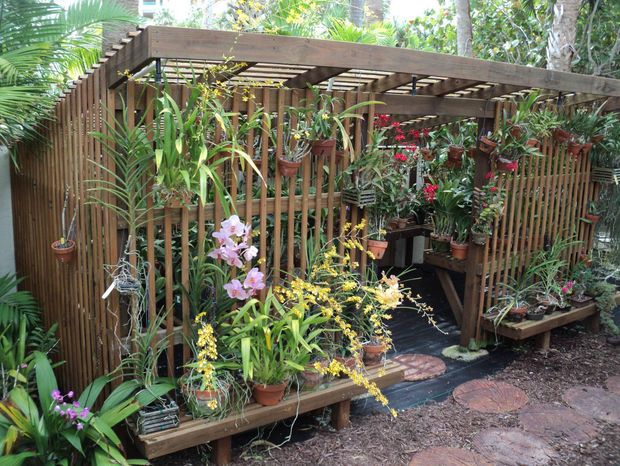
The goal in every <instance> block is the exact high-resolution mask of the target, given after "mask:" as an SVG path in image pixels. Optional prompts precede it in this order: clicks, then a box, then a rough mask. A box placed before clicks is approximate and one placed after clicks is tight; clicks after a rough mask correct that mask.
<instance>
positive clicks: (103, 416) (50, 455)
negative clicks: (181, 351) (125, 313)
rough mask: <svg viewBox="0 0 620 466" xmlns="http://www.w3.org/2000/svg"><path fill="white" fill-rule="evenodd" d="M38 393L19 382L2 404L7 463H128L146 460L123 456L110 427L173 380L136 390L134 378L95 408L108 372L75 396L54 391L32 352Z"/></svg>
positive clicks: (1, 445)
mask: <svg viewBox="0 0 620 466" xmlns="http://www.w3.org/2000/svg"><path fill="white" fill-rule="evenodd" d="M34 360H35V365H36V368H35V372H36V380H37V389H38V397H37V399H36V401H35V399H33V398H32V397H31V396H30V395H29V394H28V393H27V392H26V390H25V389H24V388H23V387H20V386H18V387H16V388H14V389H13V390H12V391H11V392H10V394H9V398H8V401H9V402H8V403H0V451H2V452H3V455H4V456H2V457H1V458H0V462H3V464H7V465H9V464H10V465H13V466H19V465H21V464H40V465H49V464H55V465H64V466H70V465H86V464H89V465H101V466H104V465H109V464H119V465H126V466H127V465H129V464H147V462H146V461H143V460H127V459H126V458H125V454H124V452H123V447H122V443H121V440H120V438H119V437H118V436H117V435H116V433H115V432H114V430H113V429H114V427H115V426H116V425H118V424H119V423H121V422H122V421H124V420H125V419H126V418H127V417H129V416H131V415H132V414H134V413H136V412H137V411H138V410H139V409H140V408H141V407H143V406H146V405H148V404H149V403H151V402H152V401H153V400H154V399H156V398H158V397H159V396H162V395H164V394H165V393H167V392H168V391H170V390H171V389H172V388H173V386H172V385H171V384H156V385H152V386H151V387H150V389H149V390H139V388H138V387H137V386H136V384H135V383H134V381H128V382H124V383H121V384H120V385H119V386H118V387H117V388H115V389H114V390H112V392H111V393H110V395H109V396H108V398H107V399H106V400H104V401H103V403H102V405H101V408H99V409H98V411H95V409H94V406H95V404H96V401H97V399H98V398H99V395H100V394H101V392H102V390H103V389H104V388H105V387H106V385H107V384H108V383H109V382H110V381H111V377H109V376H104V377H100V378H98V379H96V380H94V381H93V382H92V383H91V384H90V385H89V386H88V387H86V389H85V390H84V392H83V393H82V395H81V396H79V397H75V396H74V394H73V392H71V391H70V392H68V393H67V394H65V395H63V394H61V392H60V391H59V390H58V384H57V382H56V377H55V375H54V371H53V370H52V367H51V365H50V362H49V360H48V359H47V357H46V356H45V355H44V354H43V353H41V352H35V353H34Z"/></svg>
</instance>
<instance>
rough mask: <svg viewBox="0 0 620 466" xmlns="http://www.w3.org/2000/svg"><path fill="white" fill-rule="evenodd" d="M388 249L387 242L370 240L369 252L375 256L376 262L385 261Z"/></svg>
mask: <svg viewBox="0 0 620 466" xmlns="http://www.w3.org/2000/svg"><path fill="white" fill-rule="evenodd" d="M387 247H388V242H387V241H379V240H375V239H369V240H368V251H370V252H371V253H372V255H373V256H375V260H381V259H383V256H384V255H385V251H386V249H387Z"/></svg>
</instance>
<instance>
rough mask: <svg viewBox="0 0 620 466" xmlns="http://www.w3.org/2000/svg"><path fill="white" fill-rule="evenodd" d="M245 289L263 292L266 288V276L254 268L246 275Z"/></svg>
mask: <svg viewBox="0 0 620 466" xmlns="http://www.w3.org/2000/svg"><path fill="white" fill-rule="evenodd" d="M243 287H244V288H246V289H251V290H253V291H256V290H262V289H263V288H265V275H264V274H263V273H262V272H260V271H259V270H258V269H257V268H256V267H254V268H253V269H251V270H250V271H249V272H248V274H247V275H246V277H245V280H244V281H243Z"/></svg>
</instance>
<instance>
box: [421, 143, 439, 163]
mask: <svg viewBox="0 0 620 466" xmlns="http://www.w3.org/2000/svg"><path fill="white" fill-rule="evenodd" d="M420 153H421V154H422V158H423V159H424V160H426V161H427V162H432V161H433V160H434V159H435V154H433V151H432V150H430V149H429V148H428V147H420Z"/></svg>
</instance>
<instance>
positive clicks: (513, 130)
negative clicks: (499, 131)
mask: <svg viewBox="0 0 620 466" xmlns="http://www.w3.org/2000/svg"><path fill="white" fill-rule="evenodd" d="M508 131H509V133H510V135H511V136H512V137H513V138H515V139H520V138H521V136H523V126H521V125H512V126H511V127H510V129H509V130H508Z"/></svg>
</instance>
